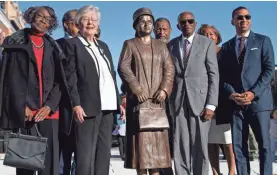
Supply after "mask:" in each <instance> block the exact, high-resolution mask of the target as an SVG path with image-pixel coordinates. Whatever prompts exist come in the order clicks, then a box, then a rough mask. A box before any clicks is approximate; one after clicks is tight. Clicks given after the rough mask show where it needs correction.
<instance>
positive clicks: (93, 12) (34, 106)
mask: <svg viewBox="0 0 277 175" xmlns="http://www.w3.org/2000/svg"><path fill="white" fill-rule="evenodd" d="M24 19H25V21H26V22H27V23H28V24H30V26H31V27H30V28H25V29H23V30H20V31H18V32H16V33H14V34H12V35H11V36H8V37H6V39H5V40H4V42H3V44H2V47H3V53H2V55H3V58H2V63H1V74H0V94H1V95H0V113H1V117H0V128H3V129H11V130H13V132H17V131H18V129H21V130H22V131H21V132H23V133H25V134H29V135H35V134H36V132H35V128H34V127H33V126H34V124H37V126H38V128H39V131H40V132H41V134H42V136H44V137H47V138H48V143H47V144H48V149H47V155H46V160H45V168H44V170H43V171H41V172H38V174H39V175H57V174H70V173H71V174H76V175H108V174H109V165H110V156H111V155H110V149H111V142H112V130H113V124H114V116H115V115H116V114H120V115H121V117H120V119H121V120H124V122H125V120H126V138H124V139H122V138H121V141H122V142H123V143H124V142H125V141H124V140H125V139H126V143H124V153H122V155H123V157H122V158H123V159H124V160H125V168H132V169H136V170H137V174H138V175H146V174H147V173H149V174H150V175H158V174H166V175H170V174H173V171H172V168H171V160H172V159H173V160H174V165H175V167H174V169H175V173H176V175H183V174H187V175H207V174H209V172H211V173H213V174H214V175H217V174H220V170H219V160H218V144H223V145H224V151H225V154H226V157H227V160H228V166H229V174H230V175H234V174H235V167H236V169H237V174H238V175H249V174H250V164H249V153H248V143H247V141H248V134H249V126H250V127H251V128H252V130H253V132H254V135H255V138H256V140H257V142H258V145H259V159H260V174H263V175H271V174H272V163H271V161H272V152H271V144H270V135H269V128H270V127H269V125H270V112H271V110H272V109H273V100H272V94H271V87H270V83H271V81H272V80H273V75H274V66H275V64H274V54H273V46H272V43H271V41H270V38H269V37H267V36H264V35H261V34H258V33H254V32H253V31H251V30H250V27H251V14H250V12H249V10H248V9H247V8H246V7H238V8H236V9H235V10H234V11H233V13H232V25H233V26H234V27H235V29H236V35H235V37H233V38H232V39H230V40H229V41H227V42H226V43H224V44H222V47H219V46H218V45H219V44H220V42H221V41H222V38H221V35H220V32H219V31H218V30H217V29H216V27H214V26H213V25H208V24H203V25H201V26H200V28H199V30H198V31H196V26H197V22H196V19H195V16H194V14H193V13H192V12H188V11H185V12H182V13H180V14H179V15H178V17H177V21H178V23H177V27H178V29H179V30H180V32H181V35H180V36H178V37H176V38H174V39H172V40H170V33H171V25H170V22H169V20H167V19H166V18H158V19H157V20H155V18H154V16H153V14H152V11H151V10H150V9H148V8H139V9H137V10H136V11H135V12H134V14H133V28H134V30H135V37H134V38H131V39H129V40H126V41H125V42H124V44H123V47H122V51H121V54H120V58H119V63H118V74H119V76H120V77H121V80H122V83H123V85H122V87H123V88H124V91H125V92H124V93H125V94H124V95H123V96H121V97H120V95H119V91H118V88H117V86H116V71H115V69H114V64H113V60H112V55H111V52H110V50H109V47H108V46H107V44H106V43H105V42H103V41H101V40H100V39H99V37H100V28H99V25H100V20H101V13H100V10H99V8H98V7H95V6H84V7H82V8H80V9H78V10H70V11H68V12H67V13H65V15H64V17H63V20H62V22H63V27H64V31H65V37H63V38H61V39H59V40H57V41H55V40H54V39H53V38H52V37H51V36H50V35H49V34H51V32H52V31H53V30H54V29H56V28H57V25H58V24H57V16H56V14H55V12H54V10H53V9H52V8H51V7H48V6H39V7H30V8H29V9H28V10H27V11H26V12H25V13H24ZM152 30H153V31H154V34H155V38H153V37H151V33H152ZM122 97H124V98H122ZM122 99H123V100H122ZM141 109H164V110H165V111H166V115H167V117H168V122H169V126H170V127H169V129H164V128H163V129H155V130H141V128H140V127H141V126H140V121H139V119H140V117H142V115H149V116H148V117H152V116H150V113H149V114H147V113H143V114H142V112H141V111H142V110H141ZM125 110H126V111H125ZM160 111H161V110H160ZM155 124H156V123H155ZM157 124H159V122H158V123H157ZM157 124H156V125H157ZM232 143H233V144H232ZM208 145H209V146H208ZM121 152H122V151H121ZM72 153H74V165H73V168H72V169H73V171H71V157H72ZM235 165H236V166H235ZM75 166H76V168H75ZM16 172H17V174H18V175H33V174H34V173H35V172H34V171H31V170H26V169H19V168H17V171H16Z"/></svg>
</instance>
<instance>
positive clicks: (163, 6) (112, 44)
mask: <svg viewBox="0 0 277 175" xmlns="http://www.w3.org/2000/svg"><path fill="white" fill-rule="evenodd" d="M41 5H48V6H50V7H52V8H53V9H54V10H55V12H56V14H57V17H58V20H59V28H57V29H56V30H55V31H54V32H53V35H52V36H53V38H55V39H58V38H61V37H63V35H64V32H63V27H62V24H61V21H62V17H63V14H64V13H65V12H66V11H67V10H70V9H78V8H80V7H83V6H85V5H94V6H97V7H99V9H100V12H101V21H100V27H101V37H100V39H101V40H102V41H104V42H106V43H107V44H108V46H109V48H110V50H111V53H112V56H113V60H114V64H115V67H116V68H117V65H118V59H119V55H120V52H121V49H122V45H123V42H124V41H125V40H127V39H130V38H133V37H134V35H135V31H134V29H133V27H132V24H133V13H134V12H135V11H136V10H137V9H138V8H141V7H148V8H150V9H151V10H152V13H153V16H154V18H155V19H157V18H159V17H165V18H168V19H169V21H170V22H171V26H172V33H171V39H172V38H175V37H177V36H179V35H181V32H180V31H179V30H178V29H177V27H176V24H177V17H178V15H179V14H180V13H181V12H183V11H190V12H192V13H193V14H194V15H195V19H196V21H197V29H198V28H199V27H200V25H201V24H210V25H214V26H215V27H216V28H217V29H218V30H219V31H220V33H221V36H222V39H223V42H222V43H224V42H226V41H228V40H229V39H231V38H232V37H234V36H235V28H234V26H232V25H231V18H232V11H233V9H235V8H236V7H238V6H245V7H247V8H248V9H249V11H250V13H251V16H252V28H251V30H252V31H254V32H256V33H260V34H264V35H267V36H269V37H270V38H271V41H272V43H273V47H274V52H275V55H276V54H277V52H276V51H277V33H276V32H277V22H276V17H277V2H273V1H272V2H258V1H256V2H250V1H231V2H227V1H225V2H224V1H223V2H220V1H213V2H212V1H211V2H209V1H204V2H203V1H202V2H201V1H195V2H192V1H175V2H169V1H152V2H147V1H121V2H120V1H118V2H116V1H104V2H100V1H37V2H35V1H32V2H31V1H29V2H28V1H20V2H19V8H20V10H21V11H23V12H24V11H25V10H27V9H28V8H29V7H31V6H41ZM153 36H154V35H153ZM276 60H277V59H276V57H275V62H276V64H277V61H276ZM120 83H121V81H120V78H119V77H118V76H117V84H118V85H120ZM118 87H120V86H118Z"/></svg>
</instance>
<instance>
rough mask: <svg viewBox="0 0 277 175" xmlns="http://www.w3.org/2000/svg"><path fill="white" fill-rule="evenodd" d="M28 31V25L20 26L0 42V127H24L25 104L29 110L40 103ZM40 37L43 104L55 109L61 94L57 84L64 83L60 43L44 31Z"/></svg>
mask: <svg viewBox="0 0 277 175" xmlns="http://www.w3.org/2000/svg"><path fill="white" fill-rule="evenodd" d="M29 33H30V32H29V29H23V30H20V31H18V32H16V33H14V34H13V35H11V36H9V37H7V38H6V39H5V41H4V43H3V45H2V46H3V48H4V51H3V61H2V66H1V74H0V114H1V117H0V128H23V127H24V126H25V108H26V106H28V107H29V108H30V109H31V110H38V109H39V108H40V107H41V106H40V100H39V99H40V95H39V80H38V69H37V65H36V58H35V55H34V52H33V47H32V44H31V41H30V38H29ZM43 39H44V53H43V63H42V79H43V95H42V97H43V100H42V101H43V104H42V105H43V106H49V107H50V108H51V111H52V112H55V111H56V110H57V108H58V104H59V101H60V97H61V92H60V87H62V86H64V87H66V82H65V81H66V80H65V74H64V71H63V67H62V64H61V62H62V61H66V59H65V56H64V54H63V52H62V50H61V49H60V47H59V45H58V44H57V43H56V42H55V41H54V40H53V39H52V38H51V37H50V36H49V35H47V34H46V35H44V36H43ZM65 89H66V88H65Z"/></svg>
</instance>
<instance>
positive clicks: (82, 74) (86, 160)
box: [64, 5, 121, 175]
mask: <svg viewBox="0 0 277 175" xmlns="http://www.w3.org/2000/svg"><path fill="white" fill-rule="evenodd" d="M100 20H101V13H100V10H99V8H98V7H95V6H92V5H90V6H84V7H82V8H80V9H79V10H78V11H77V14H76V17H75V23H76V25H77V27H78V29H79V33H78V35H77V37H74V38H71V39H68V40H66V45H65V54H66V56H67V59H68V64H67V65H66V66H65V73H66V76H67V80H68V87H69V90H70V92H69V94H70V97H71V103H72V106H73V109H72V108H68V109H67V110H68V114H69V115H68V118H70V120H68V123H67V128H70V127H71V123H72V122H73V121H72V120H73V119H74V120H75V123H74V124H75V131H76V132H75V134H76V151H77V161H76V165H77V166H76V174H77V175H108V174H109V167H110V157H111V153H110V150H111V144H112V134H111V133H112V129H113V119H114V117H113V116H114V115H113V114H114V113H115V112H118V111H119V109H120V108H119V106H120V104H121V102H120V98H119V94H118V89H117V86H116V79H115V71H114V65H113V60H112V55H111V53H110V50H109V47H108V46H107V44H106V43H104V42H103V41H101V40H99V39H97V38H96V37H95V34H97V30H98V28H99V24H100ZM69 102H70V101H68V102H67V103H69ZM64 103H66V101H65V102H64ZM67 106H68V107H70V105H68V104H67V105H66V104H65V109H66V107H67ZM72 110H73V111H72ZM71 111H72V112H73V116H74V118H72V115H71V114H72V113H71Z"/></svg>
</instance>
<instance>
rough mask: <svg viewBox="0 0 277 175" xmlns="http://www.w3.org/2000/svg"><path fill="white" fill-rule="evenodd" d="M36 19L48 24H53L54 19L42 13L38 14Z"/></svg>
mask: <svg viewBox="0 0 277 175" xmlns="http://www.w3.org/2000/svg"><path fill="white" fill-rule="evenodd" d="M36 18H38V19H41V20H44V21H45V22H47V23H48V24H51V23H52V22H53V20H52V18H51V17H50V16H44V15H43V14H41V13H37V14H36Z"/></svg>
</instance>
